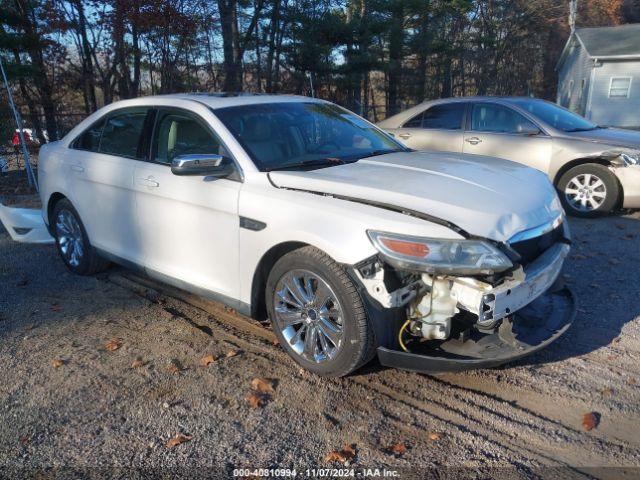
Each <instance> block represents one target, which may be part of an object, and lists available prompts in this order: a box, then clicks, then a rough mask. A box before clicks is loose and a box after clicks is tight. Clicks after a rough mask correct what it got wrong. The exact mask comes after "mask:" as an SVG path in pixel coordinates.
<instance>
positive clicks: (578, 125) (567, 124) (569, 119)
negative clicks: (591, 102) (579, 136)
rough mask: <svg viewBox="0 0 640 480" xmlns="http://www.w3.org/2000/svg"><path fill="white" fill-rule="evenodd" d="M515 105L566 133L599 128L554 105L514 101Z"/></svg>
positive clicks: (534, 101) (535, 101)
mask: <svg viewBox="0 0 640 480" xmlns="http://www.w3.org/2000/svg"><path fill="white" fill-rule="evenodd" d="M513 103H515V104H516V105H518V106H519V107H520V108H522V109H524V110H526V111H527V112H529V113H531V114H532V115H533V116H535V117H538V118H539V119H540V120H542V121H543V122H545V123H547V124H549V125H551V126H552V127H554V128H557V129H558V130H562V131H564V132H580V131H585V130H594V129H596V128H598V126H597V125H596V124H595V123H591V122H590V121H589V120H587V119H586V118H583V117H581V116H580V115H577V114H575V113H573V112H570V111H569V110H565V109H564V108H561V107H558V106H557V105H554V104H553V103H549V102H543V101H540V100H525V99H522V100H513Z"/></svg>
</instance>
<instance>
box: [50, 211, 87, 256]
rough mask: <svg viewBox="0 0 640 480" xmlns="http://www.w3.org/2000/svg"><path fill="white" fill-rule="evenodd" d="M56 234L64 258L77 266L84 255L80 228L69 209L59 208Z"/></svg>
mask: <svg viewBox="0 0 640 480" xmlns="http://www.w3.org/2000/svg"><path fill="white" fill-rule="evenodd" d="M56 236H57V237H58V245H59V246H60V252H61V253H62V256H63V257H64V259H65V260H66V261H67V262H68V263H69V265H71V266H72V267H77V266H78V265H80V262H81V261H82V256H83V255H84V241H83V239H82V229H81V228H80V225H79V224H78V221H77V220H76V217H75V215H74V214H73V213H71V212H70V211H69V210H60V211H59V212H58V217H57V218H56Z"/></svg>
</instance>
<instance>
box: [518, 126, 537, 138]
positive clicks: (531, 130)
mask: <svg viewBox="0 0 640 480" xmlns="http://www.w3.org/2000/svg"><path fill="white" fill-rule="evenodd" d="M518 133H521V134H522V135H529V136H535V135H538V134H539V133H540V129H539V128H538V127H536V126H535V125H532V124H530V123H521V124H519V125H518Z"/></svg>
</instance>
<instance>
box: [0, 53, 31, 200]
mask: <svg viewBox="0 0 640 480" xmlns="http://www.w3.org/2000/svg"><path fill="white" fill-rule="evenodd" d="M0 71H2V80H3V82H4V86H5V88H6V89H7V96H8V98H9V105H10V106H11V110H13V116H14V118H15V119H16V125H17V127H18V135H19V136H20V145H21V146H22V155H23V156H24V165H25V168H26V170H27V180H29V186H30V187H33V188H35V189H36V192H37V191H38V181H37V180H36V176H35V175H34V174H33V169H32V168H31V161H30V160H29V151H28V150H27V142H26V141H25V140H24V131H23V129H22V119H21V118H20V112H19V111H18V109H17V108H16V104H15V103H13V95H11V88H9V81H8V80H7V74H6V73H5V71H4V65H3V63H2V57H1V56H0Z"/></svg>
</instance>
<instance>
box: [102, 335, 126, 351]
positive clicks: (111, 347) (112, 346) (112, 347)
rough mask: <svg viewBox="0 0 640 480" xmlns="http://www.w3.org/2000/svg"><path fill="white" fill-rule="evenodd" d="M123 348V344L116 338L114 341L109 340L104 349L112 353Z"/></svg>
mask: <svg viewBox="0 0 640 480" xmlns="http://www.w3.org/2000/svg"><path fill="white" fill-rule="evenodd" d="M121 346H122V342H121V341H120V340H119V339H117V338H114V339H113V340H109V341H108V342H107V343H105V344H104V348H106V349H107V350H108V351H110V352H115V351H116V350H118V349H119V348H120V347H121Z"/></svg>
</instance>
